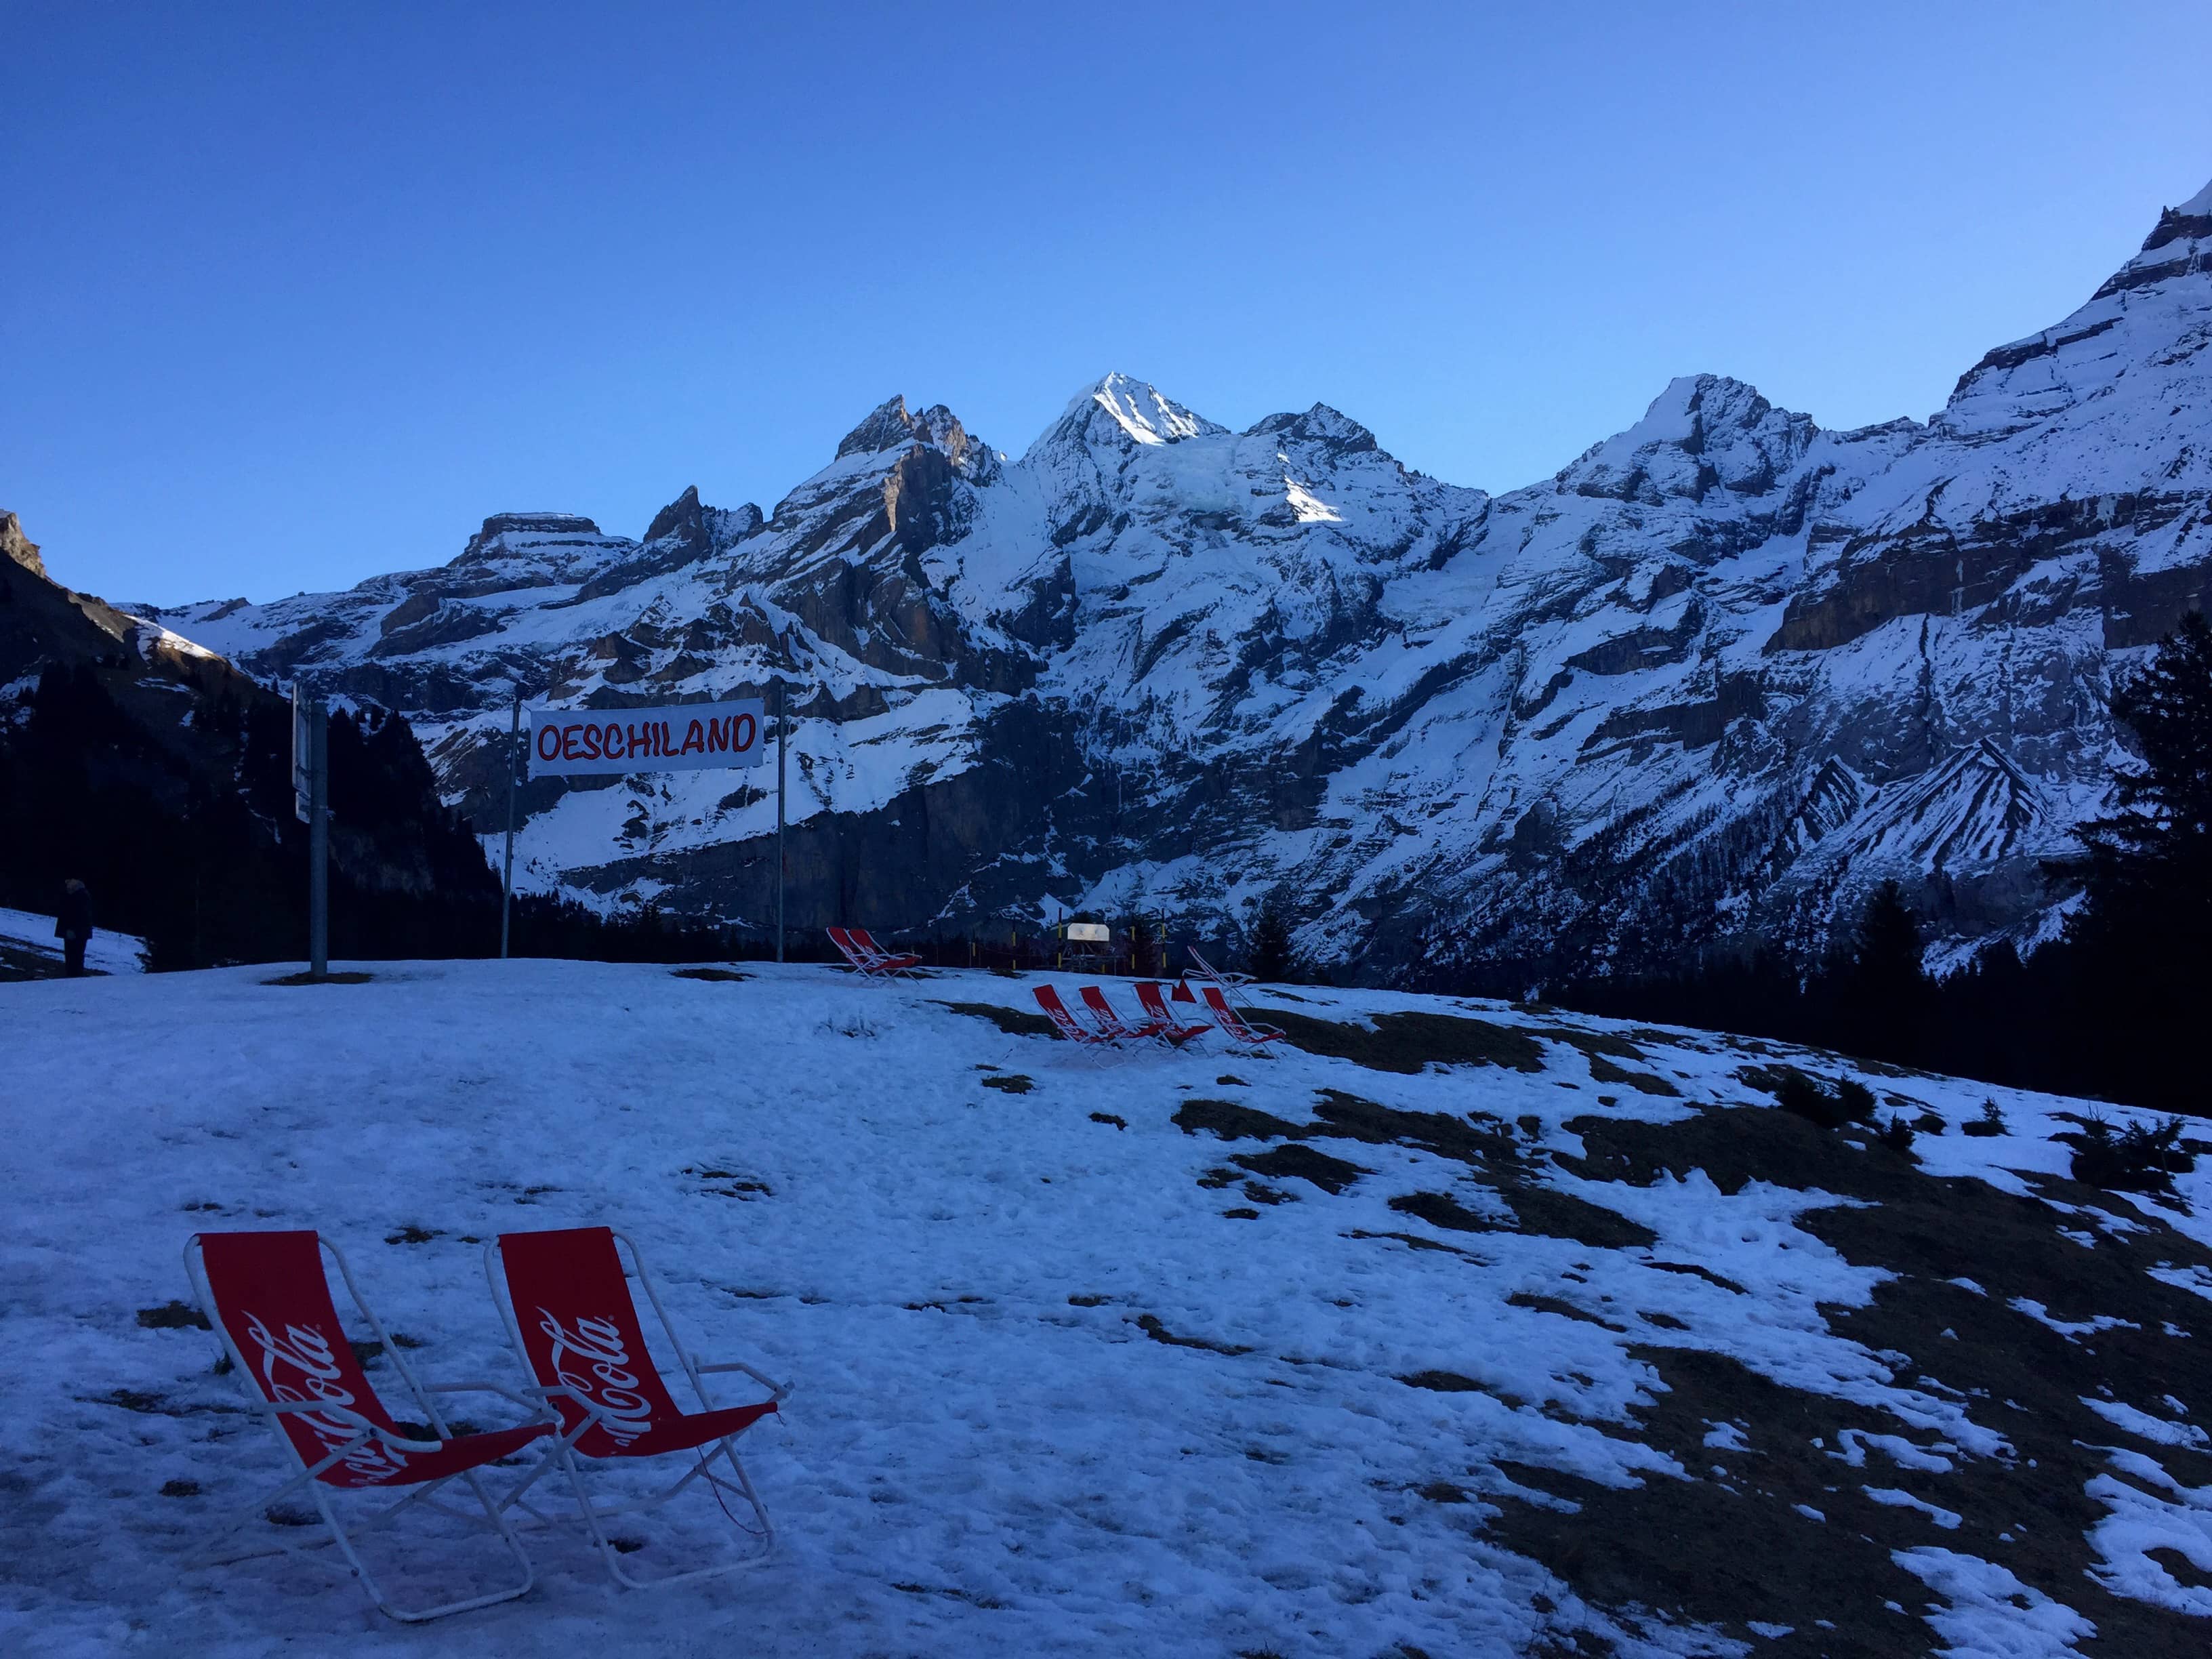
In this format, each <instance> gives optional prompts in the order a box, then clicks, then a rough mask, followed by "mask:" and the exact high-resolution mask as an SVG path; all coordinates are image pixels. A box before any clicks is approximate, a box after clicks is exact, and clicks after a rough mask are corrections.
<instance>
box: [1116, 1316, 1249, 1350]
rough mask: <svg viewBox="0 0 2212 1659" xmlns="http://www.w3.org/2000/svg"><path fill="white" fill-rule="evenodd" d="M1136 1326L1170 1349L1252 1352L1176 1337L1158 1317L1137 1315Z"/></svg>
mask: <svg viewBox="0 0 2212 1659" xmlns="http://www.w3.org/2000/svg"><path fill="white" fill-rule="evenodd" d="M1136 1325H1137V1328H1138V1329H1139V1330H1140V1331H1142V1332H1143V1333H1144V1334H1146V1336H1149V1337H1150V1338H1152V1340H1153V1341H1155V1342H1164V1343H1166V1344H1167V1345H1168V1346H1170V1347H1171V1348H1203V1349H1205V1350H1206V1352H1208V1353H1225V1354H1231V1355H1235V1354H1240V1353H1249V1352H1252V1350H1251V1349H1249V1348H1244V1347H1239V1346H1237V1345H1236V1344H1234V1343H1231V1342H1214V1341H1210V1340H1207V1339H1206V1338H1205V1337H1202V1336H1177V1335H1176V1334H1175V1333H1174V1332H1173V1331H1171V1330H1170V1329H1169V1328H1167V1327H1166V1326H1165V1325H1163V1324H1162V1323H1160V1322H1159V1319H1158V1316H1156V1315H1153V1314H1139V1315H1138V1316H1137V1320H1136Z"/></svg>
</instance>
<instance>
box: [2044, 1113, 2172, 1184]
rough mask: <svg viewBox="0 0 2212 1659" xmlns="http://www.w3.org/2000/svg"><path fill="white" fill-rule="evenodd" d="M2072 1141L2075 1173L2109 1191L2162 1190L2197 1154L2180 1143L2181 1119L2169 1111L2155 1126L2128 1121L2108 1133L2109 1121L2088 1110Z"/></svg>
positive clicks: (2109, 1129)
mask: <svg viewBox="0 0 2212 1659" xmlns="http://www.w3.org/2000/svg"><path fill="white" fill-rule="evenodd" d="M2071 1139H2073V1141H2074V1166H2073V1174H2074V1179H2075V1180H2076V1181H2079V1182H2083V1183H2084V1184H2086V1185H2087V1186H2091V1187H2103V1188H2106V1189H2107V1190H2109V1191H2113V1192H2136V1193H2147V1192H2162V1191H2164V1190H2166V1188H2170V1187H2172V1185H2173V1177H2174V1176H2178V1175H2185V1174H2186V1173H2187V1172H2188V1171H2189V1170H2192V1169H2194V1168H2195V1167H2196V1165H2197V1155H2196V1154H2195V1153H2194V1152H2185V1151H2184V1150H2183V1149H2182V1146H2181V1120H2180V1119H2179V1118H2178V1117H2170V1118H2168V1119H2167V1120H2166V1121H2165V1122H2163V1123H2161V1124H2160V1125H2159V1126H2158V1127H2156V1128H2155V1129H2154V1128H2152V1127H2149V1126H2148V1124H2143V1123H2130V1125H2128V1127H2126V1128H2124V1129H2123V1130H2121V1131H2120V1133H2118V1134H2114V1133H2112V1125H2111V1124H2110V1123H2107V1122H2106V1121H2105V1120H2104V1119H2103V1118H2101V1117H2095V1116H2092V1117H2090V1118H2089V1119H2087V1121H2084V1122H2083V1123H2082V1125H2081V1133H2080V1134H2079V1135H2077V1136H2074V1137H2071Z"/></svg>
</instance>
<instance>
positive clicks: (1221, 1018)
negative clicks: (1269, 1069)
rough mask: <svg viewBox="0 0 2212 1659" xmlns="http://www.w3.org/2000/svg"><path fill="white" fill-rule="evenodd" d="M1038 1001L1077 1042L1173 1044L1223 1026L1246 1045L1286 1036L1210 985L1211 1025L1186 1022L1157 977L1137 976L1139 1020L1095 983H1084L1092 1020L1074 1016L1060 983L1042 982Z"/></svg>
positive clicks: (1058, 1027) (1057, 1026) (1056, 1025)
mask: <svg viewBox="0 0 2212 1659" xmlns="http://www.w3.org/2000/svg"><path fill="white" fill-rule="evenodd" d="M1205 994H1206V1006H1207V1007H1208V1008H1210V1009H1212V1012H1213V1024H1211V1025H1206V1024H1200V1025H1185V1024H1183V1023H1182V1021H1181V1020H1180V1019H1178V1018H1176V1016H1175V1014H1174V1013H1173V1012H1171V1011H1170V1009H1169V1007H1168V1005H1167V1000H1166V999H1165V998H1164V997H1163V996H1162V995H1161V994H1160V987H1159V985H1158V981H1153V980H1139V981H1137V1001H1138V1003H1139V1006H1141V1007H1142V1008H1143V1009H1144V1011H1145V1013H1144V1018H1142V1019H1139V1020H1138V1021H1136V1022H1135V1023H1134V1024H1125V1023H1124V1022H1123V1021H1122V1018H1121V1015H1120V1014H1119V1013H1117V1012H1115V1007H1114V1005H1113V1003H1112V1002H1110V1001H1109V1000H1107V996H1106V993H1105V992H1104V991H1103V990H1101V989H1100V988H1099V987H1097V986H1096V985H1086V986H1085V987H1083V991H1082V998H1083V1006H1084V1008H1085V1011H1086V1012H1088V1013H1089V1014H1090V1016H1091V1022H1090V1024H1088V1025H1086V1024H1084V1022H1083V1021H1081V1020H1079V1019H1078V1018H1076V1017H1075V1012H1074V1011H1073V1009H1071V1008H1070V1007H1069V1006H1067V1005H1066V1003H1065V1002H1063V1001H1061V1000H1060V990H1059V987H1056V986H1052V985H1040V986H1038V987H1036V990H1035V992H1034V995H1035V996H1036V1003H1037V1006H1038V1007H1040V1008H1042V1010H1043V1011H1044V1016H1045V1018H1047V1019H1048V1020H1050V1021H1051V1022H1052V1024H1053V1029H1054V1030H1056V1031H1058V1032H1059V1033H1060V1036H1064V1037H1066V1038H1067V1039H1068V1040H1069V1041H1070V1042H1081V1043H1087V1044H1092V1045H1099V1046H1106V1047H1115V1048H1118V1047H1119V1046H1120V1045H1121V1044H1122V1043H1125V1042H1164V1043H1165V1044H1167V1046H1168V1047H1170V1048H1182V1047H1183V1045H1184V1044H1186V1043H1189V1042H1196V1041H1197V1040H1198V1039H1199V1038H1200V1037H1202V1036H1205V1035H1206V1033H1207V1032H1209V1031H1212V1030H1217V1029H1218V1030H1219V1031H1220V1032H1221V1034H1222V1035H1223V1036H1226V1037H1227V1038H1228V1039H1229V1040H1230V1041H1231V1042H1233V1043H1236V1044H1237V1045H1238V1046H1240V1047H1243V1048H1261V1047H1263V1046H1265V1045H1266V1044H1267V1043H1270V1042H1281V1041H1282V1037H1283V1034H1282V1032H1280V1031H1279V1030H1276V1029H1275V1028H1274V1027H1273V1026H1272V1025H1261V1024H1258V1023H1257V1022H1256V1021H1251V1020H1247V1019H1245V1018H1243V1016H1242V1015H1240V1014H1238V1013H1237V1011H1236V1010H1235V1009H1233V1008H1231V1006H1229V1003H1228V1001H1227V1000H1226V999H1225V998H1224V997H1223V996H1222V994H1221V993H1220V991H1219V990H1218V989H1217V988H1216V987H1213V986H1211V985H1209V986H1206V987H1205Z"/></svg>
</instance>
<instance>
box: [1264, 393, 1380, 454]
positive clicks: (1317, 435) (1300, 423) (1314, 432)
mask: <svg viewBox="0 0 2212 1659" xmlns="http://www.w3.org/2000/svg"><path fill="white" fill-rule="evenodd" d="M1246 436H1248V437H1270V436H1272V437H1279V438H1281V439H1284V440H1285V441H1289V442H1292V443H1310V444H1317V445H1319V446H1321V447H1323V448H1325V449H1328V450H1329V451H1330V452H1331V453H1334V454H1338V455H1360V454H1365V453H1368V452H1370V451H1371V450H1377V449H1380V448H1381V447H1382V446H1381V445H1380V444H1378V443H1376V441H1375V435H1374V434H1373V433H1372V432H1370V431H1369V430H1368V429H1367V428H1365V427H1364V426H1362V425H1360V423H1359V422H1357V421H1355V420H1353V419H1352V416H1349V415H1346V414H1345V413H1344V412H1343V411H1342V410H1336V409H1331V408H1330V407H1329V406H1328V404H1315V405H1314V406H1313V407H1312V408H1311V409H1309V410H1306V412H1305V413H1304V414H1303V415H1270V416H1267V418H1266V419H1265V420H1261V421H1255V422H1253V423H1252V425H1251V427H1250V428H1249V429H1248V431H1247V432H1246Z"/></svg>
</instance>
